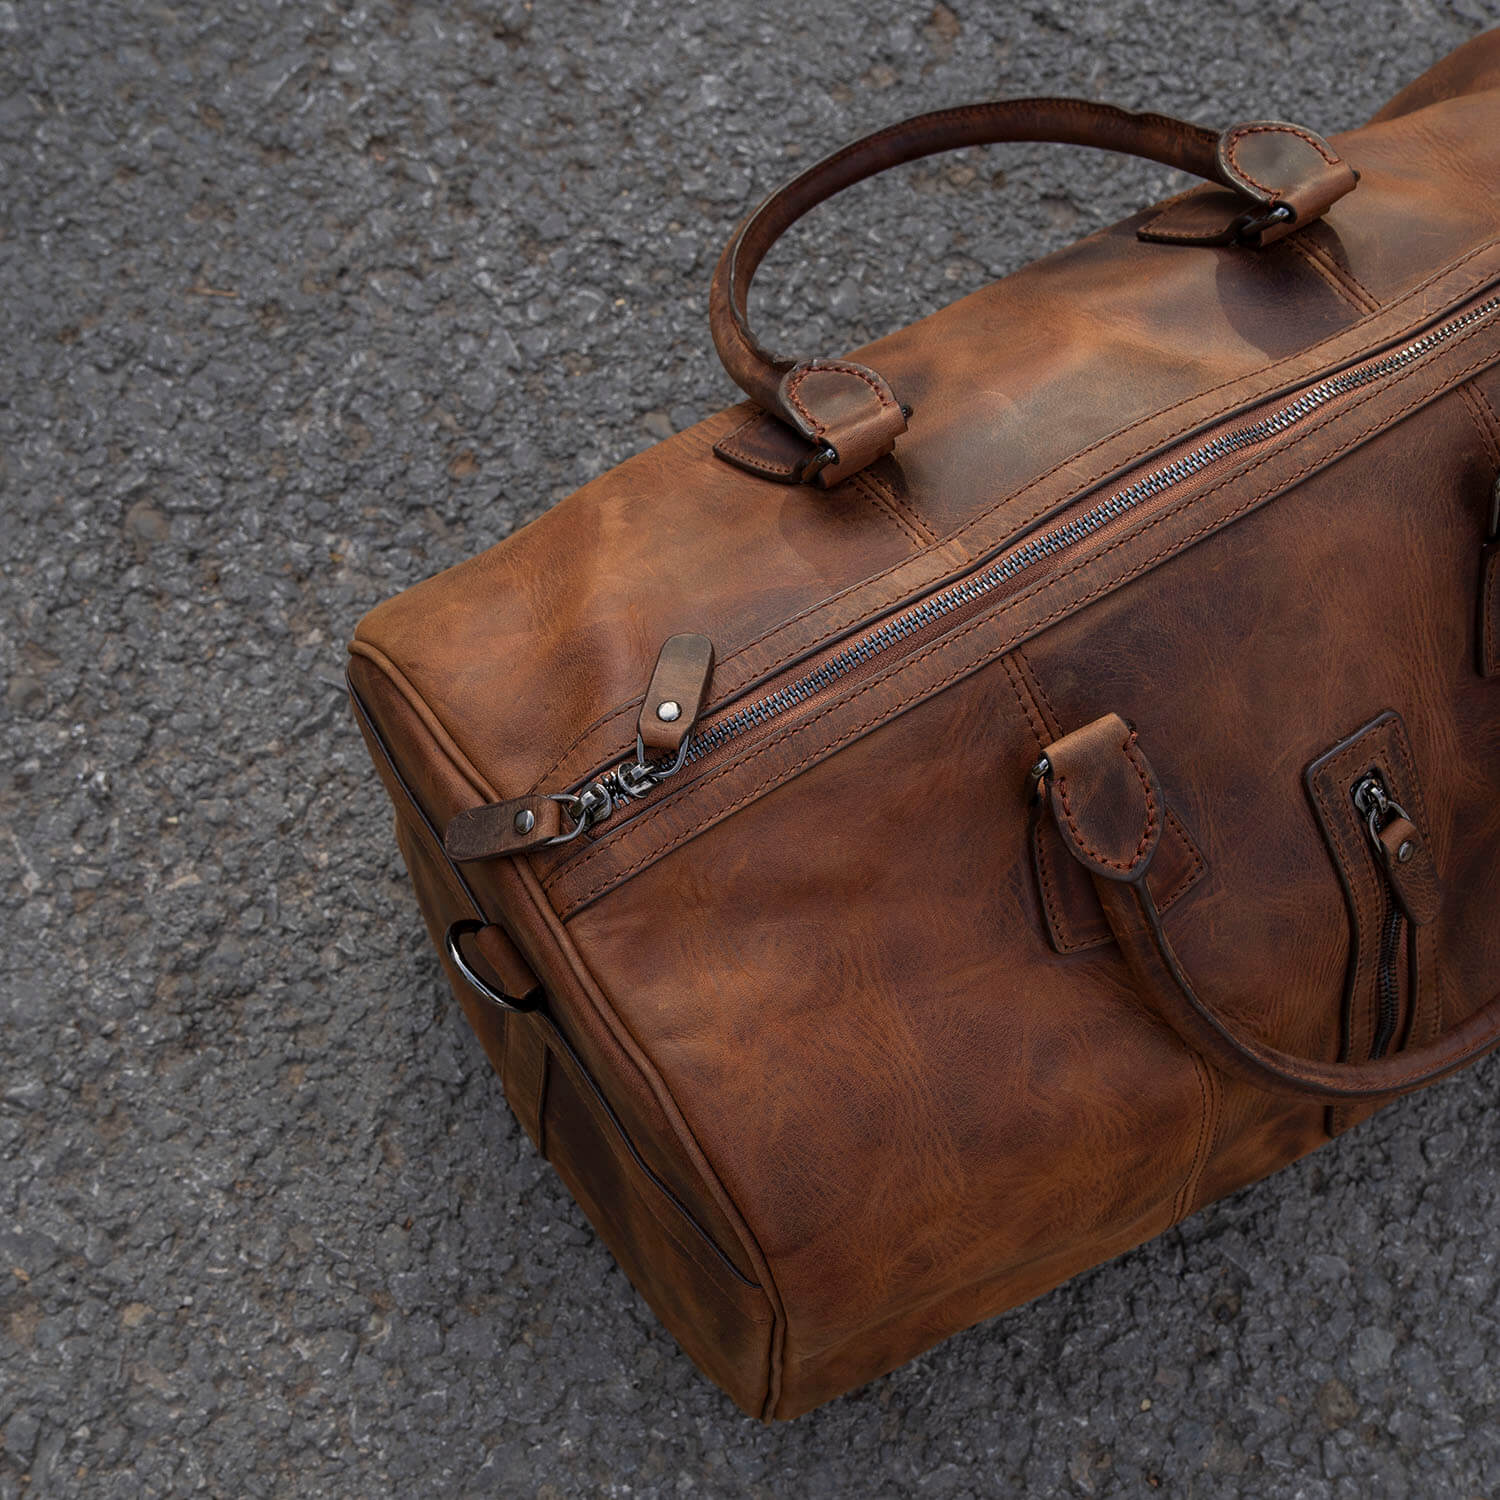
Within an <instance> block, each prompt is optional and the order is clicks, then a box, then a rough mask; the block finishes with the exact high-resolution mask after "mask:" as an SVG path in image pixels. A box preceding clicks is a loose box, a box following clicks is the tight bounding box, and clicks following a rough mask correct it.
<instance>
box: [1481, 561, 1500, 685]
mask: <svg viewBox="0 0 1500 1500" xmlns="http://www.w3.org/2000/svg"><path fill="white" fill-rule="evenodd" d="M1479 672H1480V675H1481V676H1482V677H1500V542H1491V543H1490V544H1489V546H1487V547H1486V548H1485V549H1484V560H1483V563H1482V565H1481V569H1480V574H1479Z"/></svg>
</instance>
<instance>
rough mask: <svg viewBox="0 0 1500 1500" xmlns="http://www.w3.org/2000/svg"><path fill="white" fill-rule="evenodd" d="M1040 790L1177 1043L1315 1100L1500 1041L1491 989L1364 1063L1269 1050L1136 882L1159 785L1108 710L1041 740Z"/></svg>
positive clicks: (1158, 819) (1403, 1077) (1465, 1059)
mask: <svg viewBox="0 0 1500 1500" xmlns="http://www.w3.org/2000/svg"><path fill="white" fill-rule="evenodd" d="M1042 764H1043V766H1044V767H1045V771H1044V773H1043V774H1042V775H1041V777H1040V794H1041V795H1044V796H1046V797H1047V798H1048V800H1049V801H1050V803H1051V807H1052V812H1053V814H1054V816H1055V817H1056V818H1057V822H1058V828H1059V831H1060V832H1061V834H1062V837H1063V842H1064V844H1066V845H1067V847H1068V850H1069V852H1070V853H1071V854H1072V855H1073V857H1074V858H1075V859H1077V860H1079V861H1080V862H1081V863H1082V864H1083V865H1084V867H1085V868H1086V869H1087V870H1088V872H1089V873H1090V875H1092V876H1093V877H1094V886H1095V889H1096V890H1097V891H1098V893H1099V899H1100V902H1101V904H1102V905H1103V907H1104V913H1105V916H1106V917H1107V918H1108V920H1109V925H1110V928H1111V929H1112V931H1113V933H1114V936H1115V939H1116V941H1117V942H1118V943H1119V946H1120V950H1121V952H1122V953H1123V954H1124V956H1125V961H1126V963H1127V964H1128V965H1129V967H1130V970H1131V974H1132V976H1133V977H1134V979H1135V981H1136V985H1137V987H1138V989H1139V991H1140V994H1141V996H1142V998H1143V999H1145V1000H1146V1001H1147V1002H1148V1003H1149V1004H1150V1005H1151V1007H1152V1008H1153V1010H1155V1012H1156V1013H1157V1014H1158V1015H1159V1016H1160V1017H1161V1018H1162V1020H1163V1021H1165V1022H1166V1023H1167V1025H1169V1026H1170V1027H1171V1028H1172V1029H1173V1030H1174V1031H1175V1032H1176V1033H1177V1035H1178V1036H1179V1037H1180V1038H1181V1039H1182V1041H1183V1042H1184V1043H1186V1044H1187V1046H1189V1047H1191V1048H1192V1049H1193V1050H1194V1051H1195V1052H1198V1053H1200V1054H1202V1055H1203V1056H1204V1057H1206V1058H1208V1059H1209V1061H1211V1062H1213V1063H1215V1064H1216V1065H1218V1066H1219V1067H1220V1068H1222V1069H1223V1070H1224V1071H1225V1072H1227V1073H1230V1074H1233V1075H1235V1076H1236V1077H1239V1078H1243V1079H1244V1080H1245V1081H1246V1082H1248V1083H1251V1084H1254V1085H1256V1086H1257V1087H1259V1088H1262V1089H1266V1090H1269V1091H1270V1092H1272V1093H1278V1094H1292V1095H1295V1096H1297V1097H1300V1098H1304V1099H1310V1100H1317V1101H1319V1102H1323V1103H1347V1102H1349V1101H1351V1100H1361V1099H1388V1098H1391V1097H1393V1096H1395V1095H1397V1094H1405V1093H1410V1092H1411V1091H1412V1090H1414V1089H1419V1088H1424V1087H1425V1086H1426V1085H1427V1084H1429V1083H1436V1082H1437V1081H1438V1079H1440V1078H1443V1077H1445V1076H1447V1075H1448V1074H1449V1073H1454V1072H1456V1071H1457V1070H1458V1069H1460V1068H1462V1067H1465V1066H1467V1064H1469V1063H1471V1062H1473V1061H1474V1060H1475V1059H1476V1058H1478V1057H1480V1056H1482V1055H1483V1054H1484V1053H1486V1052H1488V1051H1491V1050H1492V1049H1493V1048H1494V1047H1496V1046H1497V1045H1500V996H1497V997H1496V998H1495V999H1494V1000H1492V1001H1490V1003H1489V1004H1488V1005H1486V1006H1484V1007H1483V1008H1482V1009H1480V1010H1478V1011H1476V1012H1475V1013H1474V1014H1473V1015H1472V1016H1470V1017H1469V1018H1468V1019H1467V1020H1465V1021H1463V1022H1461V1023H1460V1024H1459V1025H1458V1026H1456V1027H1454V1028H1453V1030H1451V1031H1448V1032H1445V1033H1444V1034H1443V1035H1442V1036H1441V1037H1439V1038H1438V1039H1437V1040H1436V1041H1434V1042H1431V1043H1429V1044H1428V1045H1426V1046H1422V1047H1417V1048H1413V1049H1411V1050H1409V1051H1406V1052H1398V1053H1393V1054H1391V1055H1389V1056H1386V1057H1381V1058H1376V1059H1374V1060H1373V1061H1370V1062H1331V1063H1330V1062H1321V1061H1319V1060H1317V1059H1313V1058H1305V1057H1298V1056H1297V1055H1296V1054H1294V1053H1290V1052H1284V1051H1282V1050H1281V1049H1279V1048H1277V1047H1272V1046H1270V1045H1269V1044H1268V1043H1266V1042H1263V1041H1261V1040H1260V1039H1259V1038H1257V1037H1255V1036H1252V1035H1250V1034H1249V1033H1248V1032H1246V1031H1245V1030H1244V1029H1243V1028H1241V1027H1239V1026H1236V1025H1235V1024H1234V1023H1232V1022H1231V1021H1229V1020H1227V1019H1226V1018H1225V1017H1224V1016H1223V1015H1221V1014H1220V1013H1219V1012H1218V1011H1216V1010H1215V1009H1214V1008H1213V1005H1212V1004H1211V1003H1210V1002H1209V1001H1207V1000H1206V999H1204V998H1203V996H1202V995H1201V994H1200V993H1199V991H1198V989H1197V987H1196V986H1195V985H1194V984H1193V982H1192V980H1191V979H1189V977H1188V974H1187V971H1186V969H1185V968H1184V967H1183V964H1182V961H1181V960H1180V959H1179V958H1178V956H1177V953H1176V951H1175V950H1174V949H1173V947H1172V943H1171V940H1170V939H1169V938H1168V937H1167V933H1166V929H1165V927H1164V926H1163V924H1162V918H1161V913H1160V911H1159V910H1158V909H1157V906H1156V902H1155V900H1154V898H1153V897H1152V894H1151V888H1150V886H1149V885H1148V884H1147V883H1146V872H1147V870H1148V869H1149V868H1150V865H1151V861H1152V859H1153V857H1154V856H1155V854H1156V850H1157V847H1158V844H1159V842H1160V836H1161V828H1162V823H1163V819H1164V814H1165V804H1164V802H1163V798H1162V792H1161V786H1160V784H1159V783H1158V782H1157V780H1156V776H1155V773H1154V772H1153V771H1152V770H1151V767H1150V765H1149V764H1148V763H1147V761H1146V758H1145V756H1144V755H1143V754H1142V752H1141V749H1140V746H1139V744H1138V743H1137V742H1136V736H1135V733H1134V731H1133V730H1132V729H1131V728H1130V726H1129V725H1128V724H1127V723H1126V722H1125V721H1124V720H1123V719H1122V718H1120V717H1119V715H1118V714H1108V715H1106V716H1105V717H1104V718H1102V719H1098V720H1096V721H1095V722H1094V723H1092V724H1090V725H1087V726H1086V727H1085V728H1083V729H1080V730H1077V731H1075V732H1074V733H1073V734H1070V735H1067V736H1066V737H1065V738H1063V739H1061V740H1059V741H1058V742H1057V743H1056V744H1054V745H1051V746H1049V747H1048V748H1047V750H1046V752H1045V758H1044V760H1043V763H1042Z"/></svg>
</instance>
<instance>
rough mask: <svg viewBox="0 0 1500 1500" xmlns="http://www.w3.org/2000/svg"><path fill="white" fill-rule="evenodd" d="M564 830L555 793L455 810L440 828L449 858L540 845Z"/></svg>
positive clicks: (521, 850) (517, 850)
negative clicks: (444, 826) (551, 795)
mask: <svg viewBox="0 0 1500 1500" xmlns="http://www.w3.org/2000/svg"><path fill="white" fill-rule="evenodd" d="M568 831H569V828H568V823H567V821H566V820H565V818H564V817H563V804H562V802H560V801H559V800H558V799H557V798H556V797H544V796H538V797H512V798H511V799H510V801H508V802H491V803H490V804H489V805H488V806H486V807H470V808H466V809H465V810H464V811H463V812H460V813H455V814H454V815H453V817H452V818H450V819H449V821H448V826H447V828H445V829H444V830H443V848H444V849H445V850H447V852H448V857H449V858H450V859H456V860H466V859H493V858H495V857H496V856H497V855H501V854H525V853H527V852H528V851H530V850H532V849H540V848H541V847H542V845H544V844H550V843H552V842H553V840H554V839H558V838H560V837H561V836H562V835H563V834H565V833H567V832H568Z"/></svg>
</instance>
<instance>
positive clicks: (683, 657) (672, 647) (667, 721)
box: [443, 635, 714, 860]
mask: <svg viewBox="0 0 1500 1500" xmlns="http://www.w3.org/2000/svg"><path fill="white" fill-rule="evenodd" d="M713 671H714V647H713V642H712V641H710V640H709V638H708V637H707V636H706V635H674V636H671V637H670V638H669V639H668V640H667V643H666V644H665V645H664V646H663V647H662V648H661V652H660V654H659V655H658V656H657V658H656V667H655V669H654V670H653V671H652V673H651V682H650V684H649V685H648V687H647V688H646V697H645V699H644V701H643V702H642V703H641V713H640V718H639V719H638V720H637V721H636V741H635V759H634V760H633V761H630V760H626V761H621V762H620V764H619V765H617V766H616V767H615V768H614V769H613V770H611V771H606V772H605V773H604V774H603V775H602V776H600V777H599V778H598V780H597V781H591V782H590V783H589V784H588V785H587V786H585V787H583V788H581V789H580V790H579V791H577V792H552V793H544V794H534V795H532V796H529V797H512V798H511V799H510V800H509V801H507V802H491V803H490V804H489V805H488V806H487V807H471V808H466V809H465V810H464V811H463V812H461V813H455V814H454V816H453V818H452V819H451V820H450V821H449V823H448V827H447V828H446V829H445V830H444V832H443V847H444V848H445V849H446V850H447V851H448V856H449V858H450V859H454V860H467V859H495V858H497V857H498V856H501V855H507V854H529V853H530V852H531V851H532V850H533V849H541V848H543V847H545V846H547V845H549V844H566V843H569V842H571V841H572V840H573V839H576V838H578V837H579V836H580V835H582V834H585V833H587V832H588V831H589V830H590V829H591V828H592V827H593V826H594V825H595V824H596V823H602V822H603V821H604V820H605V819H606V818H607V817H609V815H610V814H611V813H612V812H613V811H614V810H615V807H616V806H617V805H618V804H620V803H622V802H629V801H632V800H634V799H637V798H640V797H644V796H645V795H646V794H647V793H648V792H650V791H651V790H652V789H653V788H654V787H656V786H657V785H659V784H660V783H661V782H663V781H665V780H666V779H667V777H668V776H671V775H672V774H673V773H674V772H675V771H678V770H680V769H681V768H682V763H683V760H684V759H685V758H686V756H687V752H688V744H689V740H690V737H691V735H692V732H693V725H694V724H696V723H697V722H698V715H699V714H700V713H701V712H702V711H703V701H704V699H705V698H707V696H708V684H709V680H710V678H712V676H713Z"/></svg>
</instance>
